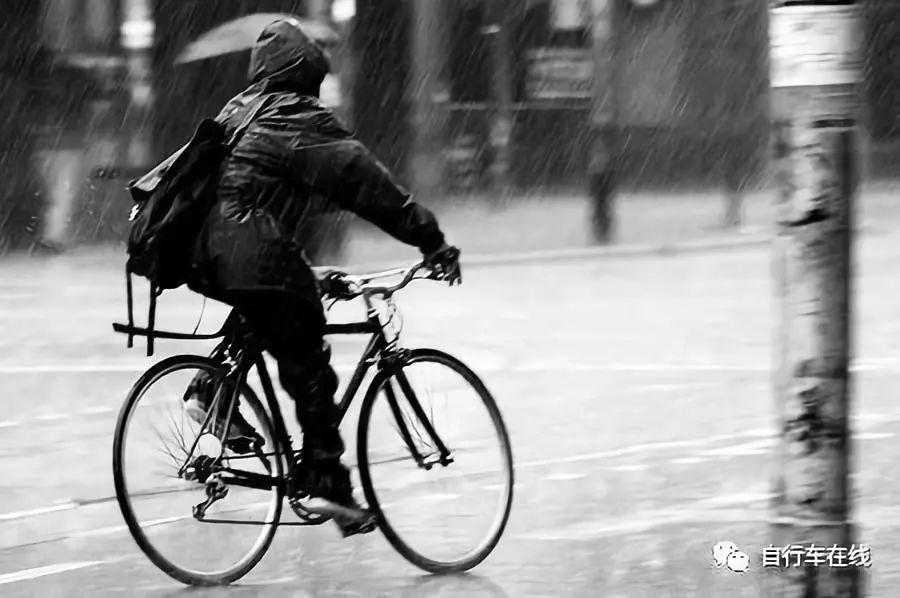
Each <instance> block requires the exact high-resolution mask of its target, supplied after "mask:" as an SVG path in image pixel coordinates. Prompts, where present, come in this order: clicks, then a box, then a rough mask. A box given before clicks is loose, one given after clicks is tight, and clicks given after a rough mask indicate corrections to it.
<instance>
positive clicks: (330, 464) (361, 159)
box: [185, 19, 461, 537]
mask: <svg viewBox="0 0 900 598" xmlns="http://www.w3.org/2000/svg"><path fill="white" fill-rule="evenodd" d="M329 70H330V65H329V61H328V57H327V55H326V53H325V52H324V50H323V49H322V48H321V47H320V46H319V44H318V43H316V42H315V41H313V40H312V39H311V38H310V37H308V36H307V35H306V34H305V33H304V31H303V29H302V28H301V27H300V25H299V23H297V22H296V21H294V20H291V19H280V20H277V21H274V22H273V23H271V24H270V25H268V26H267V27H266V28H265V29H264V30H263V31H262V33H261V34H260V36H259V38H258V40H257V43H256V45H255V46H254V48H253V50H252V54H251V60H250V72H249V75H250V79H251V82H250V85H249V87H248V88H247V89H246V90H244V91H243V92H242V93H240V94H238V95H237V96H236V97H234V98H233V99H232V100H230V101H229V102H228V103H227V104H226V105H225V107H224V108H223V109H222V111H221V113H220V114H219V115H218V116H217V121H218V122H221V123H223V124H224V125H225V127H226V130H227V134H228V135H230V134H231V132H232V131H234V130H235V129H236V128H237V127H238V126H239V123H241V122H244V119H245V118H246V117H247V115H253V116H252V120H251V123H250V125H249V127H248V128H247V129H246V132H245V133H244V134H243V137H242V138H241V139H240V140H239V141H238V143H237V145H236V146H235V147H234V148H233V150H232V152H231V155H230V156H229V157H228V158H226V160H225V162H224V163H223V165H222V169H221V172H220V175H219V177H220V178H219V187H218V193H217V201H216V204H215V205H214V206H213V208H212V210H211V212H210V215H209V216H208V218H207V221H206V223H205V226H204V231H203V233H202V235H201V239H199V242H198V244H197V249H196V255H195V260H194V261H195V262H196V267H197V277H196V280H193V281H191V283H190V284H189V286H190V288H191V289H193V290H194V291H197V292H199V293H202V294H204V295H206V296H209V297H211V298H213V299H215V300H218V301H222V302H224V303H226V304H228V305H231V306H233V307H234V308H235V309H236V311H237V312H239V313H240V314H241V315H242V316H243V317H244V318H245V319H246V320H247V322H248V323H249V324H250V325H251V326H252V327H253V329H254V331H255V333H256V335H257V336H258V337H259V338H260V339H261V341H262V343H263V346H264V349H265V350H266V351H268V352H269V353H270V354H271V355H272V356H273V357H274V358H275V359H276V360H277V362H278V370H279V379H280V381H281V384H282V386H283V387H284V389H285V391H286V392H287V393H288V394H289V395H290V396H291V398H292V399H293V400H294V403H295V409H296V416H297V420H298V421H299V423H300V425H301V427H302V429H303V448H302V459H301V460H300V462H299V465H297V464H295V466H294V468H293V471H292V479H293V480H294V482H295V488H293V489H292V492H304V493H308V494H309V496H310V497H314V498H316V499H318V500H316V501H314V503H311V504H310V505H309V508H310V509H311V510H313V511H315V512H318V513H323V514H327V515H331V516H332V517H333V518H334V520H335V522H336V523H337V524H338V526H339V527H340V529H341V531H342V533H343V535H344V536H345V537H346V536H349V535H353V534H357V533H365V532H368V531H371V530H372V529H373V528H374V517H373V516H372V514H371V513H370V512H369V511H367V510H365V509H363V508H362V507H361V506H360V505H359V504H357V502H356V501H355V500H354V498H353V494H352V487H351V483H350V476H349V472H348V470H347V468H346V467H344V466H343V465H342V464H341V462H340V458H341V455H342V454H343V451H344V444H343V441H342V439H341V436H340V432H339V430H338V422H339V413H338V408H337V406H336V405H335V402H334V395H335V391H336V390H337V385H338V379H337V376H336V374H335V372H334V370H333V369H332V367H331V365H330V357H331V355H330V349H329V346H328V345H327V343H325V342H324V340H323V336H324V326H325V314H324V310H323V307H322V302H321V299H320V293H321V292H323V291H325V292H327V291H328V289H327V288H325V289H323V288H322V283H323V281H319V280H317V279H316V277H315V275H314V274H313V271H312V269H311V268H310V266H309V264H308V262H307V260H306V256H305V255H304V254H303V251H302V250H301V249H300V247H299V245H298V244H297V243H296V242H295V241H294V240H293V239H294V234H295V232H296V231H297V230H298V229H299V227H300V225H301V224H302V223H304V222H306V219H309V218H315V217H317V216H321V215H322V214H324V213H326V212H332V211H337V210H348V211H351V212H354V213H356V214H357V215H359V216H360V217H362V218H364V219H366V220H368V221H370V222H372V223H373V224H375V225H377V226H378V227H380V228H381V229H382V230H384V231H385V232H387V233H389V234H391V235H392V236H394V237H395V238H397V239H398V240H400V241H403V242H405V243H407V244H410V245H413V246H415V247H417V248H419V250H420V251H421V252H422V253H423V255H424V256H425V258H426V262H427V263H429V264H430V265H431V266H432V267H434V269H435V271H436V272H437V273H438V274H439V275H440V276H441V277H442V278H443V279H444V280H447V281H449V282H450V284H454V283H458V282H461V277H460V268H459V251H458V250H457V249H456V248H454V247H451V246H449V245H447V243H446V242H445V240H444V235H443V233H442V232H441V230H440V228H439V226H438V223H437V221H436V219H435V217H434V215H433V214H432V213H431V212H430V211H429V210H427V209H426V208H424V207H423V206H421V205H419V204H417V203H415V202H413V201H411V199H410V196H409V194H408V193H407V192H406V191H405V190H403V189H402V188H401V187H399V186H398V185H397V184H396V183H395V182H394V181H393V179H392V177H391V175H390V173H389V172H388V170H387V169H386V168H385V167H384V166H383V165H382V164H381V162H379V161H378V160H377V159H376V158H375V157H374V156H373V155H372V154H371V153H370V152H369V150H368V149H367V148H366V147H365V146H364V145H363V144H362V143H360V142H359V141H358V140H356V139H355V138H354V137H353V135H352V134H351V133H349V132H348V131H347V130H346V129H345V128H344V127H343V126H342V125H341V124H340V123H339V122H338V121H337V120H336V118H335V117H334V116H333V114H332V113H331V112H330V111H329V110H328V109H326V108H325V107H323V106H322V105H321V104H320V102H319V100H318V95H319V86H320V84H321V83H322V80H323V78H324V77H325V75H326V74H327V73H328V72H329ZM325 282H331V283H332V284H334V283H335V280H334V279H332V280H330V281H328V280H326V281H325ZM212 386H213V385H211V384H208V379H204V378H203V377H202V376H198V377H197V378H196V379H195V380H194V381H193V382H192V383H191V385H190V387H189V388H188V391H187V392H186V393H185V400H186V401H187V407H188V412H189V413H190V414H191V416H192V417H193V418H194V419H198V420H199V421H201V422H202V421H203V418H204V417H205V413H206V411H207V409H208V407H209V405H210V403H211V400H212V398H213V396H214V393H213V392H212V391H213V389H212V388H211V387H212ZM239 415H240V414H239V413H237V411H235V413H234V416H233V418H236V419H233V422H232V425H231V426H230V429H229V431H228V436H227V442H228V446H229V448H232V450H238V448H237V447H239V446H241V441H247V440H249V441H250V442H251V444H252V443H253V442H258V441H259V440H260V438H259V436H258V434H257V433H256V432H255V431H254V430H253V428H252V426H250V425H249V423H248V422H247V421H246V420H244V419H243V418H242V417H239ZM244 445H245V446H246V442H244Z"/></svg>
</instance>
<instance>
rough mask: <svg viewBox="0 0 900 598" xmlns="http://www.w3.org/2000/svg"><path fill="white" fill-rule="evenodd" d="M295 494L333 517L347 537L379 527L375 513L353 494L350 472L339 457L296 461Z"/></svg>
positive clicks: (312, 509) (308, 506)
mask: <svg viewBox="0 0 900 598" xmlns="http://www.w3.org/2000/svg"><path fill="white" fill-rule="evenodd" d="M291 478H292V481H293V490H292V494H294V495H297V494H299V495H301V496H308V498H304V501H303V506H304V508H305V509H306V510H307V511H309V512H311V513H315V514H318V515H327V516H329V517H331V518H332V519H334V522H335V523H336V524H337V526H338V529H340V531H341V534H342V535H343V536H344V537H345V538H347V537H349V536H354V535H356V534H367V533H369V532H371V531H374V530H375V528H376V527H377V522H376V518H375V514H374V513H372V512H371V511H369V510H368V509H365V508H363V507H362V506H361V505H360V504H359V503H357V502H356V499H354V498H353V486H352V485H351V484H350V472H349V471H348V470H347V468H346V467H344V466H343V465H342V464H341V463H340V462H338V461H305V462H300V463H298V464H296V465H295V466H294V468H293V472H292V474H291Z"/></svg>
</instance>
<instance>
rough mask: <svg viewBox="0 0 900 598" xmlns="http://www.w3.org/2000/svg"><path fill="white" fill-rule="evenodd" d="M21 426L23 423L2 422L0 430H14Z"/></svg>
mask: <svg viewBox="0 0 900 598" xmlns="http://www.w3.org/2000/svg"><path fill="white" fill-rule="evenodd" d="M20 425H22V422H20V421H5V422H0V428H14V427H16V426H20Z"/></svg>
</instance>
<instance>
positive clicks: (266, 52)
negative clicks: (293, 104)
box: [249, 19, 331, 96]
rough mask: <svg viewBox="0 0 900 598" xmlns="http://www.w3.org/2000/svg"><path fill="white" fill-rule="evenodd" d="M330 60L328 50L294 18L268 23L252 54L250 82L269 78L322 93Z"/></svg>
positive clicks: (281, 84)
mask: <svg viewBox="0 0 900 598" xmlns="http://www.w3.org/2000/svg"><path fill="white" fill-rule="evenodd" d="M330 70H331V64H330V63H329V60H328V55H327V54H326V53H325V50H324V49H323V48H322V47H321V46H320V45H319V44H318V42H316V41H315V40H314V39H313V38H311V37H310V36H309V35H307V34H306V32H304V31H303V28H302V27H301V26H300V24H299V23H298V22H296V21H294V20H292V19H279V20H277V21H273V22H272V23H270V24H269V25H267V26H266V28H265V29H263V30H262V33H260V35H259V38H258V39H257V40H256V45H255V46H253V51H252V53H251V54H250V72H249V76H250V82H251V83H259V82H260V81H267V82H269V83H270V84H271V85H274V86H277V87H284V88H286V89H290V90H291V91H295V92H297V93H301V94H304V95H314V96H318V95H319V86H320V85H321V84H322V80H323V79H324V78H325V75H327V74H328V72H329V71H330Z"/></svg>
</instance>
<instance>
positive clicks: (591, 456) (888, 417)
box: [0, 413, 900, 534]
mask: <svg viewBox="0 0 900 598" xmlns="http://www.w3.org/2000/svg"><path fill="white" fill-rule="evenodd" d="M853 419H854V420H857V421H860V420H862V421H870V422H886V421H896V420H898V419H900V414H881V413H871V414H859V415H855V416H854V417H853ZM774 436H775V434H774V431H773V430H766V429H764V428H754V429H750V430H746V431H743V432H738V433H734V434H718V435H714V436H705V437H700V438H688V439H684V440H672V441H663V442H647V443H641V444H635V445H631V446H625V447H621V448H618V449H611V450H606V451H597V452H592V453H583V454H578V455H567V456H562V457H552V458H548V459H536V460H532V461H525V462H522V463H516V464H515V469H516V470H522V469H531V468H536V467H544V466H548V465H562V464H568V463H579V462H585V461H602V460H604V459H610V458H614V457H622V456H629V455H639V454H644V453H651V452H660V451H670V450H672V449H694V448H702V447H705V446H708V445H711V444H716V443H719V442H728V441H735V440H743V439H745V438H748V437H750V438H760V440H755V441H751V442H742V443H740V444H737V445H731V446H724V447H721V448H717V449H710V450H707V451H704V452H702V453H700V454H701V455H707V457H709V456H716V455H726V454H728V455H731V454H761V453H762V452H764V451H761V450H758V449H760V448H761V447H763V446H767V447H771V446H772V444H773V442H774ZM853 437H854V439H858V440H874V439H885V438H893V437H894V434H890V433H875V432H865V433H859V434H854V436H853ZM747 451H756V452H747ZM708 460H709V458H705V459H704V458H699V457H683V458H677V459H670V460H668V463H672V464H679V465H689V464H694V463H701V462H704V461H708ZM648 467H649V466H648V465H646V464H635V465H629V464H625V465H620V466H616V467H611V468H610V469H613V470H616V471H639V470H644V469H647V468H648ZM496 471H497V470H496V469H493V470H484V471H478V472H465V473H461V474H458V475H457V476H452V475H451V476H445V478H444V479H446V478H453V477H468V476H471V475H479V474H484V473H494V472H496ZM572 475H580V474H566V473H556V474H552V473H551V474H549V476H548V477H547V478H545V479H559V480H562V479H574V478H572V477H566V476H572ZM554 476H555V477H554ZM417 483H418V482H412V483H405V484H400V485H396V486H395V485H391V486H390V488H389V489H390V490H392V491H395V490H400V489H403V488H406V487H408V486H411V485H416V484H417ZM503 488H504V486H501V485H497V484H489V485H486V486H484V489H486V490H501V489H503ZM522 488H524V486H522V485H521V484H520V483H519V482H516V484H515V486H514V489H515V490H516V491H520V490H521V489H522ZM112 498H113V497H110V500H112ZM79 506H80V505H79V504H78V503H77V502H72V501H67V502H64V503H61V504H56V505H53V506H50V507H43V508H39V509H32V510H28V511H16V512H12V513H3V514H0V521H10V520H15V519H23V518H26V517H33V516H39V515H44V514H49V513H54V512H57V511H65V510H70V509H75V508H78V507H79ZM176 519H178V518H166V519H161V520H157V521H152V522H148V524H149V525H160V524H163V523H168V522H170V521H175V520H176ZM115 527H116V528H123V526H115ZM112 529H113V528H101V529H100V530H94V531H93V532H90V531H89V532H81V533H82V534H84V533H98V534H102V533H112ZM104 530H107V531H104Z"/></svg>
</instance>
